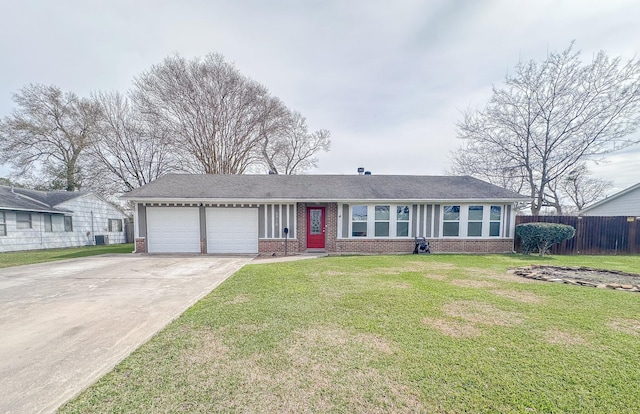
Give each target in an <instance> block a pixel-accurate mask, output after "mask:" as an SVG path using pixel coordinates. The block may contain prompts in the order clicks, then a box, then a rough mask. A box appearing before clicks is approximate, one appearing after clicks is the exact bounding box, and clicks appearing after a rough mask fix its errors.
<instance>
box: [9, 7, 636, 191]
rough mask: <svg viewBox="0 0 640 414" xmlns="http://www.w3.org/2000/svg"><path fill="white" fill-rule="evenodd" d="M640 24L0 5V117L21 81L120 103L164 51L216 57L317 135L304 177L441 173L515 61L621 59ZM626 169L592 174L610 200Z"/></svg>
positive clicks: (551, 14) (541, 10)
mask: <svg viewBox="0 0 640 414" xmlns="http://www.w3.org/2000/svg"><path fill="white" fill-rule="evenodd" d="M639 16H640V1H638V0H628V1H627V0H602V1H593V0H576V1H558V0H535V1H534V0H531V1H517V0H495V1H489V0H487V1H482V0H466V1H465V0H461V1H453V0H449V1H446V0H423V1H418V0H406V1H405V0H396V1H388V0H379V1H378V0H321V1H304V0H280V1H264V0H229V1H220V0H181V1H162V0H153V1H150V0H149V1H147V0H144V1H143V0H138V1H134V0H128V1H124V0H109V1H91V0H78V1H65V0H59V1H46V0H40V1H36V0H21V1H17V0H0V116H5V115H8V114H9V113H10V111H11V109H12V108H13V106H14V105H13V101H12V94H13V93H14V92H16V91H17V90H18V89H20V88H21V87H23V86H24V85H26V84H29V83H42V84H52V85H56V86H59V87H60V88H62V89H63V90H65V91H73V92H75V93H77V94H79V95H82V96H88V95H89V94H90V93H91V92H92V91H97V90H120V91H126V90H127V89H129V88H130V87H131V82H132V79H133V78H134V77H135V76H136V75H138V74H140V73H141V72H142V71H144V70H146V69H148V68H149V67H150V66H151V65H153V64H155V63H159V62H160V61H162V59H163V58H165V57H167V56H169V55H171V54H174V53H178V54H180V55H181V56H184V57H187V58H192V57H197V56H204V55H205V54H207V53H210V52H218V53H221V54H222V55H224V56H225V57H226V59H227V60H228V61H230V62H233V63H235V65H236V66H237V68H238V69H239V70H240V71H241V72H242V73H243V74H244V75H246V76H249V77H251V78H253V79H255V80H256V81H258V82H260V83H262V84H263V85H265V86H266V87H267V88H269V89H270V90H271V92H272V94H273V95H275V96H277V97H279V98H280V99H282V100H283V101H284V102H285V103H286V104H287V105H288V106H289V107H290V108H292V109H295V110H297V111H299V112H301V113H302V114H303V115H304V116H306V118H307V122H308V124H309V126H310V127H311V128H312V129H314V130H315V129H320V128H325V129H328V130H330V131H331V135H332V146H331V151H330V152H328V153H326V154H322V155H321V156H320V163H319V168H318V169H315V170H313V171H311V172H312V173H323V174H354V173H356V168H357V167H360V166H362V167H365V168H367V169H368V170H371V171H372V172H373V173H376V174H424V175H430V174H443V173H444V172H445V170H446V169H447V168H448V162H449V160H448V158H449V155H450V151H451V150H453V149H455V148H456V147H457V146H458V145H459V141H458V140H457V138H456V129H455V123H456V121H457V120H459V119H460V117H461V115H460V113H461V111H464V110H466V109H467V108H477V107H481V106H483V105H484V104H485V103H486V102H487V100H488V99H489V97H490V92H491V87H492V85H494V84H495V85H499V84H500V83H501V82H502V81H503V79H504V77H505V75H506V73H507V72H508V71H510V70H512V68H513V67H514V65H515V64H516V63H517V62H518V61H519V60H530V59H542V58H544V56H545V54H546V52H547V51H549V50H557V51H559V50H563V49H565V48H566V47H567V46H568V45H569V43H570V42H571V40H575V41H576V48H577V49H579V50H581V51H582V53H583V59H584V60H585V61H587V60H590V59H591V57H592V56H593V55H594V53H596V52H597V51H599V50H605V51H606V52H607V53H608V54H609V55H610V56H622V57H623V58H625V59H629V58H633V57H634V56H635V55H636V54H638V53H639V52H640V51H639V49H640V17H639ZM639 161H640V146H638V147H635V148H633V149H632V150H627V151H625V152H624V153H620V154H617V155H614V156H612V157H610V159H609V160H608V162H604V163H600V164H599V165H596V166H594V167H593V168H592V170H593V171H594V173H595V175H596V176H597V177H599V178H603V179H609V180H612V181H613V182H614V184H615V188H614V189H613V190H612V191H615V190H620V189H622V188H625V187H628V186H630V185H633V184H635V183H637V182H640V168H638V167H639V166H640V162H639ZM6 172H7V169H6V168H0V175H3V174H6Z"/></svg>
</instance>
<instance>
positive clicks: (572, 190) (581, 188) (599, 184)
mask: <svg viewBox="0 0 640 414" xmlns="http://www.w3.org/2000/svg"><path fill="white" fill-rule="evenodd" d="M612 186H613V183H612V182H611V181H606V180H601V179H598V178H594V177H591V176H589V170H588V168H587V167H586V166H585V165H584V164H582V165H579V166H578V167H576V169H574V170H573V171H570V172H569V174H568V175H567V176H566V177H565V178H564V179H563V180H561V181H560V188H561V189H562V192H563V193H564V194H566V196H567V197H568V198H569V199H570V200H571V201H572V202H573V204H574V205H575V207H576V208H577V209H578V211H580V210H582V209H583V208H584V207H585V206H587V205H589V204H591V203H593V202H595V201H597V200H600V199H601V198H602V197H604V195H605V193H606V191H607V190H608V189H609V188H611V187H612Z"/></svg>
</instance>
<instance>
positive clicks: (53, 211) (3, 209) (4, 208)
mask: <svg viewBox="0 0 640 414" xmlns="http://www.w3.org/2000/svg"><path fill="white" fill-rule="evenodd" d="M0 210H2V211H27V212H29V213H47V214H61V215H65V214H70V213H73V212H72V211H69V210H65V211H62V210H36V209H34V208H17V207H15V208H14V207H5V206H0Z"/></svg>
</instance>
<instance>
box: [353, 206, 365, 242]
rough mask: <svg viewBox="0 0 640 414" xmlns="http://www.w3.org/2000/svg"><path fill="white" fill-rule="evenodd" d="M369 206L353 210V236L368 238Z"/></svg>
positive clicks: (355, 207)
mask: <svg viewBox="0 0 640 414" xmlns="http://www.w3.org/2000/svg"><path fill="white" fill-rule="evenodd" d="M367 218H368V216H367V206H353V207H352V208H351V236H352V237H367Z"/></svg>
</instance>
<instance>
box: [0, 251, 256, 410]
mask: <svg viewBox="0 0 640 414" xmlns="http://www.w3.org/2000/svg"><path fill="white" fill-rule="evenodd" d="M251 260H252V258H251V257H237V256H236V257H220V256H157V255H154V256H147V255H114V256H94V257H87V258H83V259H73V260H65V261H61V262H51V263H43V264H38V265H29V266H19V267H13V268H7V269H0V413H49V412H54V411H55V410H56V409H57V408H58V407H59V406H60V405H62V404H63V403H65V402H66V401H68V400H69V399H71V398H73V397H74V396H76V395H77V394H79V393H80V392H81V391H82V390H83V389H84V388H86V387H87V386H89V385H90V384H92V383H93V382H95V381H96V380H97V379H98V378H100V377H101V376H102V375H104V374H106V373H107V372H109V371H110V370H111V369H113V367H114V366H115V365H116V364H117V363H118V362H120V361H121V360H122V359H124V358H125V357H126V356H127V355H129V354H130V353H131V352H132V351H133V350H135V349H136V348H138V347H139V346H140V345H141V344H143V343H144V342H145V341H147V340H148V339H149V338H150V337H151V336H153V335H154V334H155V333H156V332H158V331H159V330H160V329H162V328H163V327H164V326H166V325H167V324H168V323H169V322H171V321H172V320H173V319H175V318H176V317H178V316H179V315H180V314H182V312H184V311H185V310H186V309H187V308H189V307H190V306H191V305H192V304H194V303H195V302H196V301H197V300H199V299H200V298H201V297H203V296H205V295H206V294H208V293H209V292H211V291H212V290H213V289H214V288H215V287H216V286H218V285H219V284H220V283H222V282H223V281H224V280H225V279H226V278H227V277H229V276H230V275H232V274H233V273H235V272H236V271H237V270H238V269H240V268H241V267H242V266H243V265H245V264H246V263H249V262H250V261H251ZM255 263H259V262H255Z"/></svg>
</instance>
